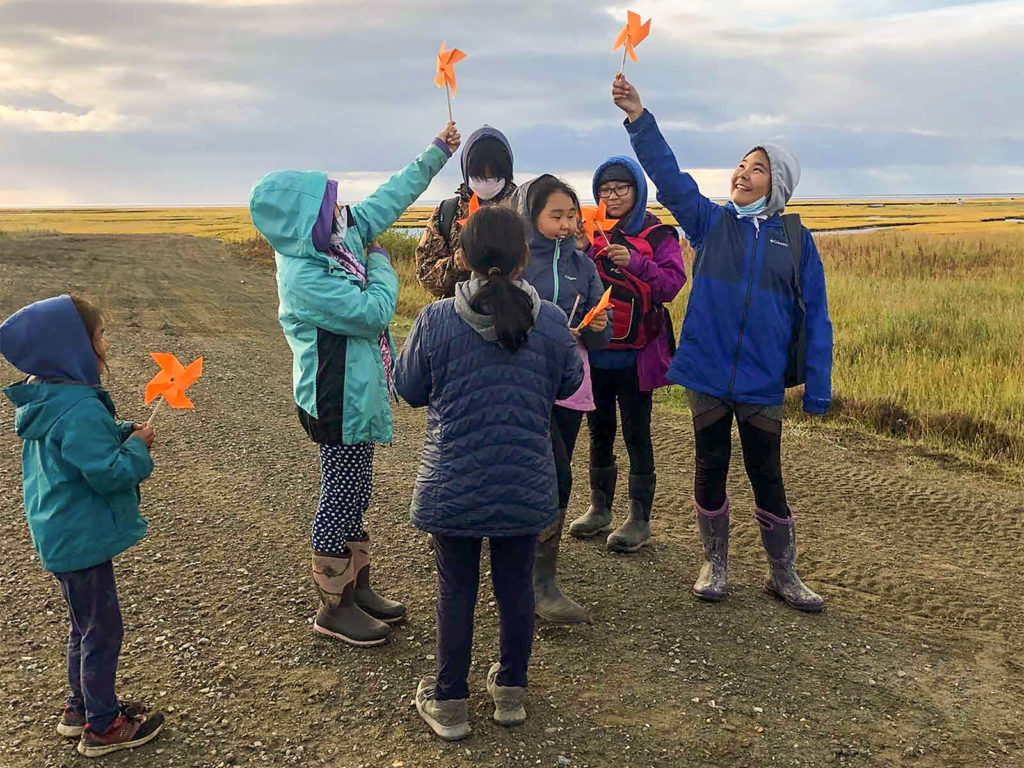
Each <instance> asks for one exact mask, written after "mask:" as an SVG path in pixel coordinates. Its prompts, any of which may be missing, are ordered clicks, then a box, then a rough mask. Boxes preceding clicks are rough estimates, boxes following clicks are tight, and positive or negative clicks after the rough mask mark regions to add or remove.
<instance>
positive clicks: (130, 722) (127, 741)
mask: <svg viewBox="0 0 1024 768" xmlns="http://www.w3.org/2000/svg"><path fill="white" fill-rule="evenodd" d="M163 727H164V716H163V713H162V712H146V711H145V709H143V708H142V707H140V706H138V705H122V707H121V714H119V715H118V716H117V719H116V720H114V722H113V723H111V725H110V727H109V728H107V730H106V731H104V732H103V733H93V731H92V730H90V728H89V726H88V725H86V726H85V730H83V731H82V740H81V741H79V742H78V754H80V755H84V756H85V757H100V756H101V755H108V754H110V753H111V752H118V751H120V750H122V749H134V748H135V747H140V746H142V745H143V744H146V743H147V742H150V741H152V740H153V739H155V738H156V737H157V734H158V733H160V729H161V728H163Z"/></svg>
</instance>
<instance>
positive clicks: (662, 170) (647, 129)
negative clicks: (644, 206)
mask: <svg viewBox="0 0 1024 768" xmlns="http://www.w3.org/2000/svg"><path fill="white" fill-rule="evenodd" d="M612 99H613V101H614V102H615V105H616V106H617V107H619V109H621V110H622V111H623V112H625V113H626V121H625V126H626V132H627V133H628V134H629V141H630V143H631V144H632V145H633V152H635V153H636V157H637V160H639V161H640V165H641V166H643V169H644V171H645V172H646V173H647V175H648V176H650V177H651V181H653V182H654V185H655V186H656V187H657V188H658V201H659V202H660V203H661V204H662V205H664V206H665V207H666V208H668V209H669V211H670V212H671V213H672V215H673V216H675V217H676V221H678V222H679V226H681V227H682V228H683V230H685V232H686V237H687V239H688V240H689V241H690V243H691V244H692V245H693V246H694V247H698V246H699V245H700V243H701V242H702V241H703V239H704V236H705V234H707V231H708V230H709V229H710V228H711V225H712V224H713V223H714V221H715V219H716V218H717V217H718V216H720V215H721V208H720V207H719V206H718V205H716V204H715V203H713V202H711V200H709V199H708V198H706V197H705V196H704V195H702V194H701V192H700V189H698V187H697V182H695V181H694V180H693V177H692V176H690V174H688V173H685V172H684V171H681V170H680V169H679V163H678V162H677V161H676V156H675V154H674V153H673V152H672V148H671V147H669V145H668V142H667V141H665V137H664V136H662V135H661V131H660V130H659V129H658V123H657V121H655V119H654V115H652V114H651V113H650V112H648V111H647V110H646V109H644V106H643V104H642V103H641V101H640V94H639V93H638V92H637V90H636V88H634V87H633V86H632V85H630V83H629V82H628V81H627V80H626V79H625V78H624V77H623V76H622V75H618V76H616V78H615V81H614V82H613V83H612Z"/></svg>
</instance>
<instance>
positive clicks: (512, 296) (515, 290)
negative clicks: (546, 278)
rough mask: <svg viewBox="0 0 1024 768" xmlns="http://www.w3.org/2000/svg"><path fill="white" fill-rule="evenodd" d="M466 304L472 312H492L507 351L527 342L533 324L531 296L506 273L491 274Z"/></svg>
mask: <svg viewBox="0 0 1024 768" xmlns="http://www.w3.org/2000/svg"><path fill="white" fill-rule="evenodd" d="M469 306H470V307H471V308H472V310H473V311H474V312H479V313H480V314H482V315H490V316H491V321H492V322H493V323H494V332H495V333H496V334H497V336H498V343H499V344H501V346H502V347H504V348H505V349H507V350H508V351H509V352H515V351H516V350H518V349H519V348H520V347H521V346H523V344H525V343H526V337H527V336H528V335H529V333H530V330H531V329H532V328H533V299H531V298H530V297H529V295H527V293H526V291H524V290H523V289H522V288H520V287H519V286H517V285H514V284H513V283H512V281H511V280H509V279H508V277H507V276H506V275H504V274H501V273H498V274H496V275H494V276H493V277H491V278H490V279H489V280H488V281H487V282H486V283H484V285H483V286H482V287H481V288H480V290H478V291H477V292H476V293H474V294H473V298H471V299H470V300H469Z"/></svg>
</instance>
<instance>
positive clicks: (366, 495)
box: [310, 443, 373, 555]
mask: <svg viewBox="0 0 1024 768" xmlns="http://www.w3.org/2000/svg"><path fill="white" fill-rule="evenodd" d="M372 489H373V443H359V444H358V445H321V446H320V503H319V505H318V506H317V510H316V517H314V518H313V535H312V536H311V537H310V543H311V544H312V546H313V549H315V550H316V551H317V552H322V553H323V554H325V555H340V554H342V553H344V552H345V551H346V549H347V547H346V546H345V542H346V541H348V540H350V539H357V538H359V537H360V536H362V535H363V533H364V532H363V513H364V512H366V508H367V507H368V506H369V505H370V491H371V490H372Z"/></svg>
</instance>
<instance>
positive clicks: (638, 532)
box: [608, 475, 657, 552]
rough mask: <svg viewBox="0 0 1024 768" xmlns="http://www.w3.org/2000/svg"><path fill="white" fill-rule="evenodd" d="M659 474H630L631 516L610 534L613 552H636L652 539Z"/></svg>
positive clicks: (609, 542)
mask: <svg viewBox="0 0 1024 768" xmlns="http://www.w3.org/2000/svg"><path fill="white" fill-rule="evenodd" d="M656 484H657V475H630V476H629V517H628V518H626V522H624V523H623V524H622V525H620V526H619V527H618V528H616V529H615V530H614V531H612V533H611V535H609V536H608V549H610V550H611V551H612V552H636V551H638V550H639V549H640V548H641V547H643V546H644V545H646V544H647V543H648V542H649V541H650V540H651V506H652V505H653V504H654V486H655V485H656Z"/></svg>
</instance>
